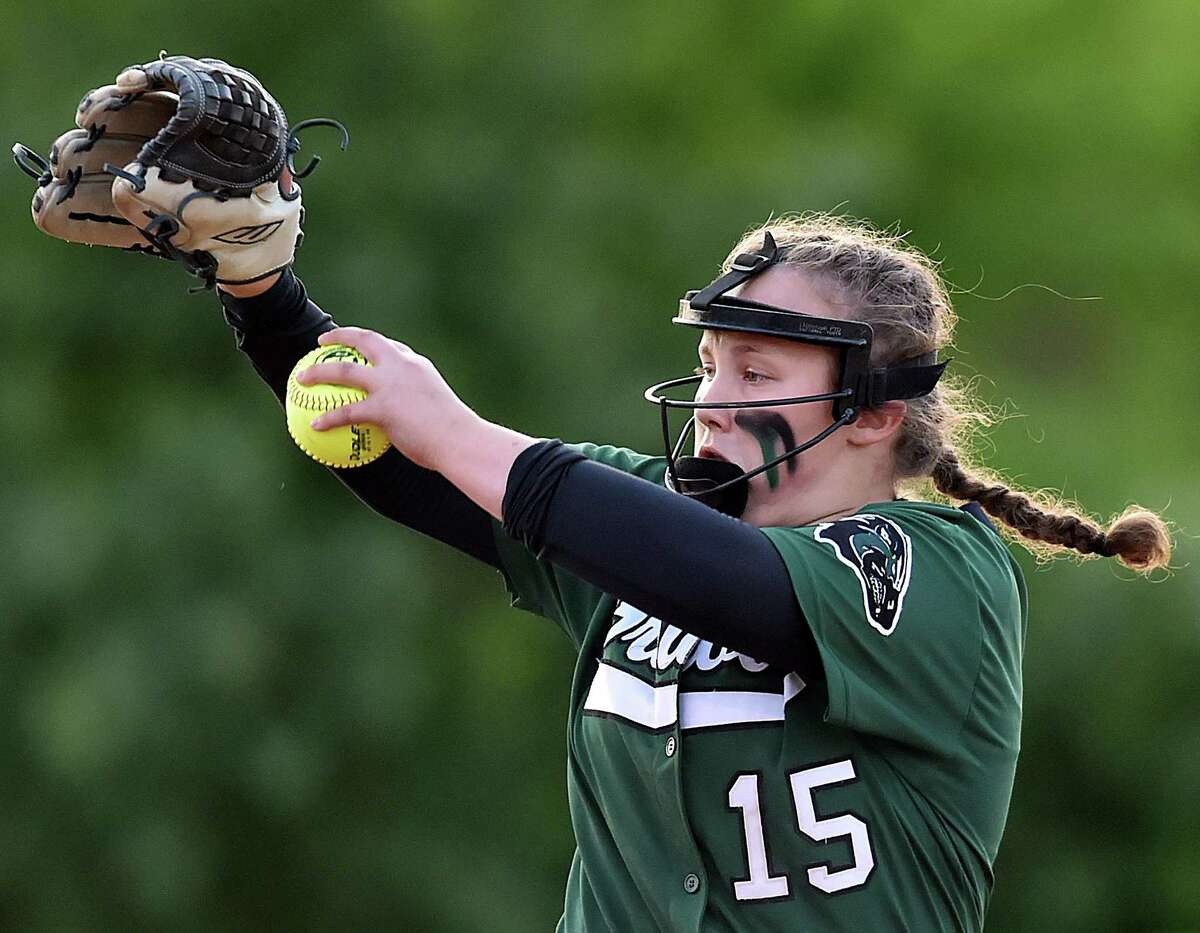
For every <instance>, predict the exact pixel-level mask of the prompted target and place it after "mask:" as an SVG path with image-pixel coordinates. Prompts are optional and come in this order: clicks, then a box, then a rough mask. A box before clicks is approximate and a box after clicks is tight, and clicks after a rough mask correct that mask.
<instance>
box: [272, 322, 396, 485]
mask: <svg viewBox="0 0 1200 933" xmlns="http://www.w3.org/2000/svg"><path fill="white" fill-rule="evenodd" d="M346 362H349V363H358V364H360V365H363V366H370V365H371V364H370V363H368V362H367V358H366V357H365V356H363V355H362V354H361V353H359V352H358V351H357V350H355V349H354V348H353V347H347V346H345V345H344V344H340V343H330V344H326V345H325V346H323V347H317V349H315V350H313V351H311V352H309V353H307V354H306V355H305V356H303V357H302V358H301V359H300V361H299V362H298V363H297V364H296V366H295V368H293V369H292V374H291V375H290V376H288V383H287V403H286V409H287V426H288V433H289V434H291V435H292V440H294V441H295V442H296V446H298V447H299V448H300V449H301V450H303V451H304V452H305V453H306V454H308V455H309V456H310V457H312V458H313V459H314V460H316V461H317V462H318V463H323V464H325V466H331V467H356V466H363V465H364V464H367V463H370V462H371V461H372V460H374V459H375V458H377V457H378V456H379V455H380V454H382V453H383V452H384V451H385V450H387V449H388V447H390V446H391V442H390V441H389V440H388V438H387V435H386V434H384V433H383V429H382V428H380V427H379V426H378V425H374V424H348V425H344V426H342V427H340V428H331V429H330V430H328V431H315V430H313V428H312V426H311V424H312V420H313V419H314V418H316V417H317V416H318V415H320V414H322V413H324V412H327V411H332V410H333V409H335V408H341V407H342V406H343V405H349V404H352V403H353V402H361V401H362V400H363V399H365V398H366V397H367V393H366V392H364V391H363V390H362V389H357V388H354V387H352V386H342V385H333V384H330V383H317V384H316V385H301V384H300V383H299V382H297V381H296V375H297V374H298V373H301V372H303V371H304V370H306V369H308V367H310V366H315V365H316V364H317V363H346Z"/></svg>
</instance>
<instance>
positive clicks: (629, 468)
mask: <svg viewBox="0 0 1200 933" xmlns="http://www.w3.org/2000/svg"><path fill="white" fill-rule="evenodd" d="M567 446H568V447H571V448H573V449H574V450H577V451H579V452H580V453H581V454H583V455H584V456H585V457H587V458H588V459H589V460H595V461H596V462H597V463H603V464H604V465H605V466H610V467H612V468H613V469H616V470H620V471H621V472H622V473H630V474H632V475H634V476H640V477H641V478H642V479H647V480H650V481H651V482H654V483H660V482H662V479H663V477H664V476H665V475H666V472H667V461H666V458H665V457H661V456H660V457H652V456H650V455H649V454H643V453H638V452H637V451H636V450H630V449H629V448H628V447H617V446H614V445H612V444H591V443H582V444H568V445H567Z"/></svg>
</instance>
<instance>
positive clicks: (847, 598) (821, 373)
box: [222, 216, 1170, 933]
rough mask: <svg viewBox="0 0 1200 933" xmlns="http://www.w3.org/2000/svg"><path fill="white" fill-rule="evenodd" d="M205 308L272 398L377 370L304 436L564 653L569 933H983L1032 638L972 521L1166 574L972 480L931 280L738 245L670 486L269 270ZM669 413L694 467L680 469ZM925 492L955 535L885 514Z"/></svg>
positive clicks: (1140, 548)
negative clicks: (936, 498) (353, 446)
mask: <svg viewBox="0 0 1200 933" xmlns="http://www.w3.org/2000/svg"><path fill="white" fill-rule="evenodd" d="M268 285H269V286H270V287H269V289H267V290H266V291H263V289H265V288H267V286H268ZM255 293H257V294H255ZM222 301H223V303H224V307H225V311H226V318H227V320H228V321H229V322H230V324H231V325H232V326H233V327H234V328H235V330H236V331H237V334H238V338H239V344H240V346H241V348H242V349H243V350H244V351H245V352H246V353H247V354H248V355H249V357H250V359H251V360H252V362H253V363H254V365H255V367H256V369H257V370H258V372H259V373H260V374H261V375H262V376H263V378H264V379H265V380H266V381H267V382H268V383H269V384H270V386H271V387H272V388H273V389H274V391H275V393H276V395H277V396H279V397H282V395H283V389H284V383H285V380H286V377H287V375H288V373H289V371H290V370H291V368H292V366H293V365H294V363H295V361H296V360H297V359H299V357H300V356H302V355H303V354H304V353H305V352H307V351H308V350H310V349H311V348H312V347H313V346H314V345H315V344H316V343H317V342H318V341H320V342H322V343H327V342H341V343H347V344H350V345H352V346H354V347H356V348H358V349H359V350H360V351H362V352H363V353H364V354H365V355H366V357H367V358H368V359H369V360H370V361H371V363H372V364H373V365H372V368H370V369H368V368H366V367H361V366H355V365H354V364H350V363H331V364H322V365H319V366H315V367H313V368H311V369H309V370H308V371H307V372H306V373H305V374H304V375H303V376H302V377H301V381H302V382H310V383H311V382H337V383H344V384H349V385H356V386H360V387H362V388H363V389H366V390H367V391H368V392H369V393H370V396H369V398H368V399H366V400H365V401H363V402H360V403H357V404H355V405H351V406H349V407H347V408H343V409H340V410H337V411H334V412H331V413H328V414H326V415H324V416H322V418H321V419H319V420H318V422H317V426H318V427H321V428H328V427H333V426H336V425H340V424H346V423H351V422H354V421H360V422H373V423H376V424H379V425H381V426H382V427H383V428H384V429H385V431H386V432H387V434H388V436H389V437H390V438H391V440H392V443H393V444H394V445H395V447H396V450H394V451H390V452H388V453H387V454H386V455H384V457H383V458H381V459H380V460H379V461H377V462H376V463H374V464H372V465H369V466H366V467H362V468H359V469H355V470H342V471H335V472H337V473H338V475H339V477H340V478H341V479H342V480H343V481H344V482H345V483H346V484H347V485H349V486H350V487H351V488H352V489H353V490H354V491H355V492H356V493H357V494H358V495H359V496H360V497H361V498H363V499H364V500H365V501H366V502H367V503H368V504H369V505H371V506H372V507H373V508H375V509H377V510H378V511H380V512H381V513H383V514H385V515H387V516H389V517H391V518H393V519H395V520H397V521H400V522H402V523H404V524H406V525H409V526H410V527H412V528H415V529H417V530H419V531H422V532H424V533H426V534H429V535H431V536H433V537H436V538H438V539H440V540H443V541H445V542H447V543H449V544H451V545H453V546H455V547H457V548H459V549H461V550H463V551H465V552H467V553H469V554H472V555H473V556H475V557H476V558H478V559H480V560H482V561H484V562H485V563H487V564H489V565H491V566H493V567H495V568H497V569H498V570H500V572H501V573H502V574H503V576H504V579H505V582H506V584H507V587H508V590H509V592H510V594H511V597H512V601H513V604H514V605H515V606H517V607H519V608H522V609H526V610H528V611H530V612H534V613H537V614H539V615H542V616H545V617H546V618H548V619H550V620H552V621H553V622H554V623H555V624H557V625H558V626H559V627H560V628H561V629H562V630H563V631H564V633H565V634H566V635H567V636H568V637H569V638H570V639H571V640H572V642H573V643H574V645H575V647H576V648H577V649H578V660H577V663H576V668H575V675H574V679H573V682H572V687H571V700H570V720H569V726H568V736H567V739H568V741H567V756H568V765H569V767H568V796H569V802H570V810H571V817H572V822H573V825H574V830H575V836H576V840H577V844H578V848H577V850H576V853H575V857H574V861H573V863H572V866H571V872H570V877H569V880H568V884H567V891H566V899H565V910H564V914H563V917H562V920H561V921H560V923H559V930H560V931H588V933H595V931H737V933H743V931H745V933H749V931H760V930H761V931H767V930H781V931H782V930H822V931H826V930H922V931H924V930H978V929H980V928H981V927H982V925H983V922H984V917H985V914H986V910H987V905H988V899H989V894H990V891H991V888H992V865H993V863H994V860H995V857H996V852H997V849H998V847H999V844H1000V839H1001V835H1002V833H1003V830H1004V824H1005V819H1006V816H1007V812H1008V805H1009V798H1010V794H1011V791H1012V785H1013V777H1014V772H1015V767H1016V762H1017V754H1018V749H1019V747H1020V722H1021V653H1022V644H1023V641H1024V635H1025V627H1026V595H1025V586H1024V582H1023V580H1022V577H1021V573H1020V571H1019V569H1018V567H1017V565H1016V564H1015V563H1014V562H1013V560H1012V558H1011V557H1010V555H1009V553H1008V550H1007V548H1006V546H1005V543H1004V540H1003V539H1002V538H1001V536H1000V535H999V534H998V533H997V531H996V529H995V528H994V527H993V526H992V525H991V524H990V522H989V520H988V518H987V517H986V516H985V515H984V511H983V510H986V511H987V512H988V513H990V514H991V515H992V516H993V517H995V518H998V519H1000V521H1001V522H1003V523H1005V524H1007V525H1009V526H1011V527H1012V528H1013V529H1014V530H1016V531H1017V532H1019V533H1020V534H1021V535H1023V536H1024V537H1025V538H1026V539H1027V540H1029V541H1030V542H1034V543H1037V544H1040V545H1041V546H1044V547H1068V548H1073V549H1075V550H1077V551H1080V552H1082V553H1085V554H1099V555H1108V556H1116V557H1118V558H1119V559H1121V560H1122V561H1123V562H1124V563H1126V564H1127V565H1129V566H1132V567H1135V568H1137V569H1140V570H1147V569H1150V568H1153V567H1157V566H1162V565H1163V564H1165V563H1166V561H1167V560H1168V557H1169V549H1170V543H1169V539H1168V537H1167V536H1166V533H1165V530H1164V528H1163V525H1162V523H1161V521H1160V520H1159V519H1158V518H1157V516H1155V515H1153V514H1152V513H1148V512H1145V511H1143V510H1136V509H1134V510H1130V511H1128V512H1127V513H1126V514H1125V515H1124V516H1122V518H1120V519H1119V520H1118V521H1117V522H1115V523H1114V524H1113V526H1112V527H1111V528H1110V529H1109V530H1108V531H1107V532H1105V531H1102V530H1101V529H1100V528H1098V527H1097V526H1096V525H1094V524H1093V523H1091V522H1090V521H1088V520H1087V519H1085V518H1082V517H1080V516H1076V515H1071V514H1055V513H1053V512H1051V511H1048V510H1046V509H1043V508H1042V507H1041V506H1039V505H1038V504H1037V503H1036V502H1035V501H1033V500H1032V499H1031V498H1029V497H1028V496H1026V495H1024V494H1022V493H1019V492H1015V491H1012V490H1010V489H1008V488H1007V487H1006V486H1004V485H1002V484H1000V483H998V482H994V481H991V480H984V479H980V478H978V477H977V476H976V475H975V474H974V473H973V472H972V471H971V470H970V469H969V468H968V467H966V466H964V465H963V463H962V462H961V460H960V456H959V453H958V448H957V443H958V440H959V435H960V432H961V430H962V429H963V427H964V426H965V424H966V423H967V421H968V420H969V418H970V410H969V408H968V407H966V403H965V401H964V396H963V393H962V392H961V391H960V390H957V389H954V388H952V387H950V386H948V385H944V384H942V380H941V377H942V370H943V368H944V366H945V363H943V362H939V361H938V352H939V351H940V350H941V349H942V348H944V347H945V346H946V345H947V344H948V343H949V341H950V338H951V334H952V330H953V326H954V313H953V310H952V308H951V306H950V302H949V300H948V298H947V295H946V292H945V290H944V288H943V287H942V285H941V283H940V282H939V280H938V277H937V275H936V273H935V272H934V270H933V268H932V265H931V264H930V263H929V262H928V260H926V259H925V258H924V257H922V256H920V255H919V254H917V253H915V252H914V251H913V250H911V249H909V248H907V247H906V246H905V245H904V244H903V243H901V242H900V241H899V240H897V239H896V238H891V237H887V236H884V235H882V234H879V233H877V232H874V231H871V230H869V229H867V228H865V227H861V226H855V225H851V224H848V223H845V222H842V221H840V220H838V219H836V218H829V217H823V216H817V217H806V218H791V219H784V220H780V221H773V222H771V223H770V224H768V225H766V226H764V227H762V228H760V229H758V230H755V231H752V232H751V233H749V234H748V235H747V236H746V237H745V238H744V239H743V240H742V241H741V243H739V244H738V246H737V247H736V248H735V249H734V250H733V251H732V253H731V255H730V258H729V259H727V261H726V262H725V264H724V267H723V270H722V275H721V276H720V277H719V278H718V279H717V280H716V281H714V282H713V283H712V284H711V285H710V286H708V287H707V288H705V289H702V290H700V291H699V292H689V293H688V295H687V296H686V297H685V298H684V299H683V300H682V301H681V302H680V311H679V315H678V316H677V317H676V318H675V320H676V322H677V323H679V324H681V325H684V326H691V327H694V328H696V329H697V335H698V336H699V338H700V340H699V364H700V365H699V367H698V370H697V373H696V374H695V375H694V376H691V377H687V378H684V379H675V380H670V381H668V382H666V383H663V384H661V385H658V386H654V387H652V388H651V389H650V390H648V391H647V393H646V394H647V398H649V399H650V400H652V401H654V402H655V404H657V405H658V406H659V407H660V416H661V418H662V423H663V431H664V437H665V444H666V450H665V453H664V456H658V457H653V456H646V455H643V454H639V453H634V452H632V451H629V450H624V449H619V448H614V447H606V446H595V445H592V444H582V445H564V444H562V443H560V442H558V441H538V440H535V439H534V438H531V437H528V436H525V435H523V434H520V433H518V432H516V431H513V430H510V429H508V428H506V427H503V426H500V425H497V424H492V423H489V422H487V421H485V420H483V419H482V418H480V417H479V416H478V415H476V414H475V413H474V412H473V411H472V410H471V409H470V408H469V407H468V406H467V405H465V404H464V403H463V402H462V401H461V400H459V399H458V398H457V397H456V396H455V395H454V393H453V392H452V391H451V390H450V388H449V387H448V386H447V385H446V383H445V382H444V381H443V380H442V378H441V377H440V376H439V374H438V372H437V370H436V369H435V368H434V366H433V364H432V363H430V361H429V360H427V359H424V358H423V357H421V356H419V355H417V354H416V353H414V352H413V351H412V350H410V349H409V348H408V347H406V346H404V345H403V344H400V343H397V342H395V341H392V340H389V339H387V338H385V337H383V336H381V335H379V334H377V333H373V332H371V331H366V330H361V329H357V328H336V327H335V325H334V324H333V322H332V321H331V320H330V318H329V317H328V316H327V315H325V314H324V313H323V312H322V311H321V310H320V309H319V308H317V306H316V305H314V304H313V303H312V302H310V301H309V300H308V299H307V297H306V295H305V291H304V288H303V286H302V285H301V284H300V282H299V280H297V279H296V278H295V277H294V276H293V275H292V274H291V272H290V271H287V272H284V273H283V275H282V276H281V277H280V278H279V279H278V280H270V279H269V280H265V281H264V282H262V283H258V284H256V285H253V286H246V287H240V288H239V287H230V288H229V289H228V290H227V292H226V293H225V294H224V295H223V296H222ZM691 384H695V395H694V400H690V401H689V400H680V399H678V398H672V394H673V393H675V392H677V391H678V390H679V389H681V388H683V387H685V386H689V385H691ZM678 407H683V408H690V409H691V410H692V411H693V415H694V417H693V419H692V420H691V421H690V422H689V428H688V431H689V432H690V433H692V434H694V440H693V455H692V456H683V455H681V454H682V451H683V448H684V446H685V444H686V441H687V432H685V434H683V435H681V436H680V438H679V440H678V441H677V442H675V443H672V442H671V440H670V437H669V433H668V418H667V411H668V409H671V408H678ZM925 478H930V479H932V482H933V484H934V486H936V488H937V489H938V490H940V491H941V492H942V493H944V494H945V495H946V496H947V497H949V498H952V499H958V500H963V501H967V502H968V505H967V507H965V508H964V509H960V508H953V507H951V506H948V505H942V504H935V503H931V502H924V501H916V500H911V499H906V498H901V497H900V495H899V494H900V492H901V491H903V490H904V488H905V487H906V485H907V486H911V484H912V482H913V481H919V480H922V479H925ZM981 506H982V509H981V508H980V507H981Z"/></svg>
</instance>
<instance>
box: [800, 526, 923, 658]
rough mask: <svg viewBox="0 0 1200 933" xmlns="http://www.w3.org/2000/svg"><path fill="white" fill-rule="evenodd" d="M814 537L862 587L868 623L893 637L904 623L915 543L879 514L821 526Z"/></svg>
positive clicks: (898, 527)
mask: <svg viewBox="0 0 1200 933" xmlns="http://www.w3.org/2000/svg"><path fill="white" fill-rule="evenodd" d="M814 537H815V538H816V539H817V540H818V541H823V542H825V543H826V544H828V545H829V546H830V547H831V548H833V550H834V553H836V554H837V558H838V560H840V561H841V562H842V563H843V564H845V565H846V566H847V567H849V568H850V569H851V570H853V571H854V574H855V576H857V577H858V582H859V585H860V586H861V587H862V594H863V606H864V607H865V608H866V610H867V621H868V622H870V623H871V625H872V627H874V628H875V629H876V631H878V632H880V633H881V634H883V635H891V634H892V632H893V631H895V629H896V624H897V623H898V622H899V621H900V611H901V610H902V609H903V608H904V594H905V593H906V592H908V581H909V577H910V575H911V573H912V541H910V540H909V537H908V535H906V534H905V533H904V532H903V531H901V530H900V526H899V525H897V524H896V523H895V522H893V521H891V520H890V519H887V518H883V517H882V516H879V515H852V516H851V517H849V518H842V519H838V520H837V521H836V522H826V523H824V524H822V525H818V526H817V531H816V534H815V535H814Z"/></svg>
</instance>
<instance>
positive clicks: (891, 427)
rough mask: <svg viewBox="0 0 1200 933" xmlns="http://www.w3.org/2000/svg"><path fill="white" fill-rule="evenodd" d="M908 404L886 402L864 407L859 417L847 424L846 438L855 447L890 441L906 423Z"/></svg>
mask: <svg viewBox="0 0 1200 933" xmlns="http://www.w3.org/2000/svg"><path fill="white" fill-rule="evenodd" d="M907 411H908V406H907V405H905V404H904V403H903V402H884V403H883V404H882V405H880V406H879V407H878V408H864V409H863V410H862V411H860V412H859V413H858V418H856V419H855V420H854V422H853V423H852V424H850V425H848V426H847V428H846V430H847V431H848V432H849V434H848V436H847V438H846V440H847V441H849V443H851V444H853V445H854V446H855V447H869V446H871V445H872V444H881V443H890V442H891V441H892V439H893V438H895V436H896V432H898V431H899V430H900V425H901V424H903V423H904V415H905V412H907Z"/></svg>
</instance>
